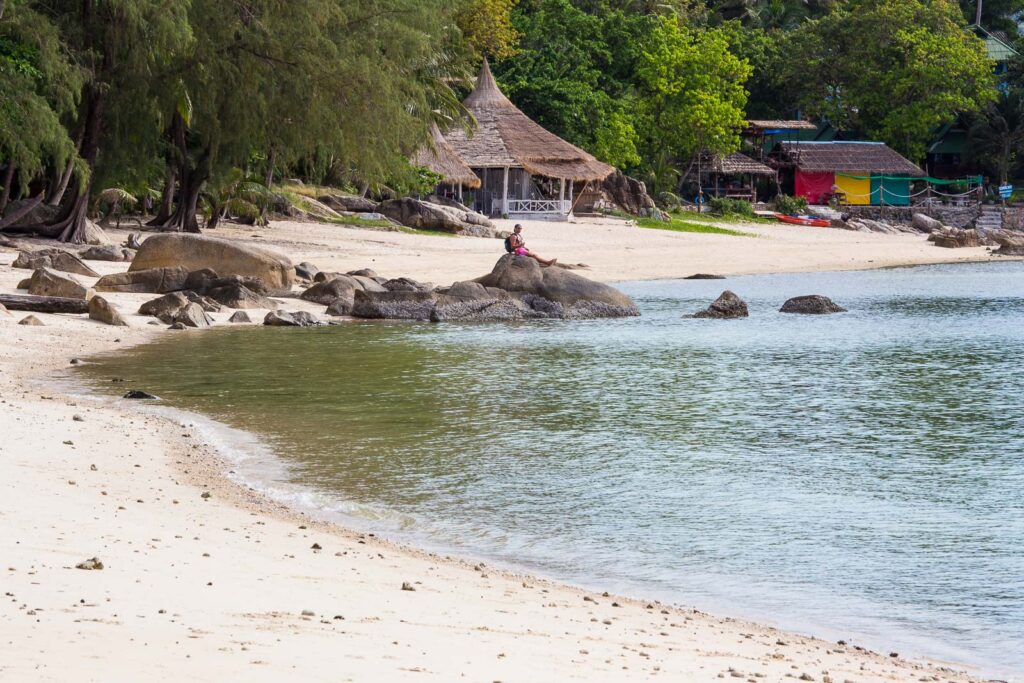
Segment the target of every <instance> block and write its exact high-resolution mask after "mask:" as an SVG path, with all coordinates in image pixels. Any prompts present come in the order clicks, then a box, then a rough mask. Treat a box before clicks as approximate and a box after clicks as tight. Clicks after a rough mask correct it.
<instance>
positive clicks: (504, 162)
mask: <svg viewBox="0 0 1024 683" xmlns="http://www.w3.org/2000/svg"><path fill="white" fill-rule="evenodd" d="M463 104H464V105H465V106H466V109H468V110H469V111H470V112H471V113H472V114H473V116H474V117H476V121H477V128H476V130H475V131H474V132H473V134H472V136H470V135H468V134H467V133H466V132H465V131H464V130H462V129H460V128H456V129H453V130H452V131H450V132H449V133H448V134H447V135H446V136H445V137H446V139H447V140H448V142H450V143H451V145H452V147H453V148H454V149H455V151H456V152H457V153H458V155H459V156H460V157H462V160H463V161H465V162H466V163H467V164H469V165H470V166H472V167H473V168H502V167H505V166H510V167H513V168H518V167H521V168H524V169H526V171H527V172H528V173H530V174H532V175H541V176H547V177H549V178H565V179H566V180H603V179H605V178H606V177H608V175H610V174H611V173H612V172H614V171H615V169H614V168H612V167H611V166H609V165H608V164H605V163H603V162H600V161H598V160H597V159H595V158H594V157H593V156H592V155H591V154H588V153H587V152H584V151H583V150H582V149H580V148H579V147H576V146H575V145H572V144H569V143H568V142H566V141H565V140H563V139H562V138H560V137H558V136H557V135H555V134H554V133H550V132H548V131H546V130H544V129H543V128H541V127H540V126H539V125H537V124H536V123H534V122H533V121H531V120H530V119H529V117H527V116H526V114H524V113H523V112H521V111H519V109H518V108H516V106H515V105H514V104H512V102H510V101H509V99H508V98H507V97H505V95H504V94H503V93H502V92H501V90H500V89H498V84H497V83H495V82H494V76H493V75H491V67H490V66H489V65H488V63H487V60H486V59H485V60H484V64H483V66H482V67H481V68H480V77H479V78H478V79H477V82H476V88H475V89H474V90H473V92H472V93H470V95H469V97H467V98H466V100H465V102H463Z"/></svg>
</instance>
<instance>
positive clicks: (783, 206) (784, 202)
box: [775, 194, 807, 216]
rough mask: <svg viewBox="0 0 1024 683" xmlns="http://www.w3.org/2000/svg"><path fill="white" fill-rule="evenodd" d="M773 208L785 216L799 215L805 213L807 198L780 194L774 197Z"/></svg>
mask: <svg viewBox="0 0 1024 683" xmlns="http://www.w3.org/2000/svg"><path fill="white" fill-rule="evenodd" d="M775 210H776V211H777V212H778V213H781V214H783V215H786V216H800V215H802V214H805V213H807V198H806V197H790V196H789V195H784V194H780V195H779V196H778V197H776V198H775Z"/></svg>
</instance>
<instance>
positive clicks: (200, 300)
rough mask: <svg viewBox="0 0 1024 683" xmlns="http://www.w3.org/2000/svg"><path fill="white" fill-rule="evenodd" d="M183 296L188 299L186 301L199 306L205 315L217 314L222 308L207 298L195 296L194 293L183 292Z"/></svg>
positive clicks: (199, 295) (200, 295)
mask: <svg viewBox="0 0 1024 683" xmlns="http://www.w3.org/2000/svg"><path fill="white" fill-rule="evenodd" d="M183 294H184V295H185V296H186V297H188V300H189V301H191V302H192V303H194V304H199V305H200V306H202V307H203V310H204V311H206V312H207V313H217V312H218V311H220V309H222V308H224V307H223V306H221V305H220V304H219V303H217V302H216V301H214V300H213V299H211V298H210V297H208V296H203V295H202V294H197V293H196V292H189V291H185V292H183Z"/></svg>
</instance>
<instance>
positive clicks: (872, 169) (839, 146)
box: [779, 141, 924, 177]
mask: <svg viewBox="0 0 1024 683" xmlns="http://www.w3.org/2000/svg"><path fill="white" fill-rule="evenodd" d="M779 149H780V151H781V152H782V157H783V161H786V162H789V163H791V164H793V165H794V166H796V167H797V168H798V169H800V170H801V171H808V172H811V173H815V172H827V171H831V172H839V173H884V174H890V175H908V176H915V177H916V176H923V175H924V171H922V170H921V169H920V168H918V167H917V166H916V165H914V163H913V162H911V161H910V160H908V159H906V158H904V157H903V156H901V155H900V154H899V153H898V152H896V151H894V150H892V149H890V148H889V147H888V146H887V145H886V144H885V143H884V142H836V141H833V142H782V143H779Z"/></svg>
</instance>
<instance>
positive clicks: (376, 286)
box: [351, 275, 388, 292]
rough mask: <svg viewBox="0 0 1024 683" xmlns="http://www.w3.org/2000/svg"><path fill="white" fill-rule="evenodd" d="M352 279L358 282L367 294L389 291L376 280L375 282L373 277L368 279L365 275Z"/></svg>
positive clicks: (355, 276) (354, 276)
mask: <svg viewBox="0 0 1024 683" xmlns="http://www.w3.org/2000/svg"><path fill="white" fill-rule="evenodd" d="M351 277H352V279H353V280H355V281H356V282H358V283H359V284H360V285H361V286H362V288H363V289H364V290H366V291H367V292H386V291H388V290H386V289H384V287H383V286H381V284H380V283H379V282H377V281H376V280H374V279H373V278H372V277H366V276H364V275H353V276H351Z"/></svg>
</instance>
